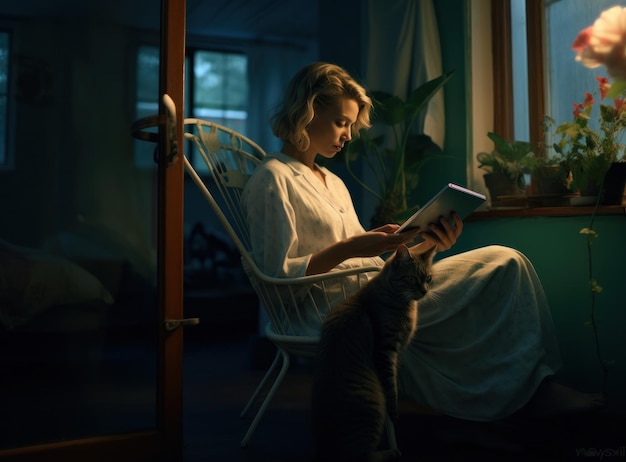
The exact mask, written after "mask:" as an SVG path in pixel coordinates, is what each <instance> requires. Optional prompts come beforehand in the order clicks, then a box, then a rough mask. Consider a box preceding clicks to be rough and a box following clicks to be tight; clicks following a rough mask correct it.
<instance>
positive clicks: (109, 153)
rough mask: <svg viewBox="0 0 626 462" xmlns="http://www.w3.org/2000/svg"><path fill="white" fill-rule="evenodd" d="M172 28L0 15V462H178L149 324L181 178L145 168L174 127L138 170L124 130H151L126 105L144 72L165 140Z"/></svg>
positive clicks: (162, 288) (28, 3) (172, 287)
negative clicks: (152, 57)
mask: <svg viewBox="0 0 626 462" xmlns="http://www.w3.org/2000/svg"><path fill="white" fill-rule="evenodd" d="M113 5H115V6H116V7H115V8H113ZM184 17H185V1H184V0H163V2H162V5H159V2H145V1H141V0H128V1H125V2H123V4H118V3H117V2H115V3H111V2H84V1H79V0H58V1H55V2H48V1H38V0H21V1H19V2H3V3H2V5H0V194H1V195H2V197H3V200H2V201H0V215H1V216H2V217H3V218H2V219H1V220H0V376H1V379H0V394H1V395H2V397H3V399H2V402H3V404H2V410H1V411H0V460H28V461H34V462H37V461H44V460H66V461H74V460H77V461H78V460H80V461H85V460H90V461H99V460H103V461H104V460H106V461H110V460H118V461H124V460H128V461H133V462H134V461H138V460H155V461H156V460H177V459H179V458H180V456H181V454H182V431H181V427H182V424H181V422H182V410H181V409H182V392H181V390H182V366H181V364H182V329H180V328H176V327H175V326H176V325H175V324H173V326H174V327H173V328H172V329H169V330H168V329H166V327H165V326H166V323H165V321H166V320H177V319H179V318H180V317H181V314H182V266H183V265H182V209H183V207H182V173H183V171H182V162H173V163H172V162H167V161H164V160H161V161H159V162H155V160H159V159H166V158H167V157H166V156H167V155H168V154H169V152H170V148H171V147H172V146H174V145H173V144H172V143H171V141H172V138H175V137H176V135H178V136H179V137H180V136H181V135H182V124H178V126H177V127H176V128H175V129H174V130H173V131H171V130H170V131H167V130H164V129H163V130H159V131H158V137H157V141H158V143H148V144H150V145H151V148H150V150H149V154H148V155H149V156H150V158H149V159H148V161H146V159H145V158H144V157H142V156H145V155H146V151H145V150H143V151H141V149H138V148H137V143H136V140H135V139H134V138H133V137H132V136H131V126H132V125H133V122H134V121H135V120H136V119H137V118H138V117H141V116H142V113H141V111H144V110H148V111H149V112H151V113H156V112H160V113H164V110H163V107H162V106H160V105H158V104H155V105H154V106H153V107H149V104H150V103H149V102H148V103H147V104H148V107H146V106H145V104H146V103H145V101H143V100H142V99H141V98H140V95H142V94H145V90H146V88H145V87H144V86H143V85H144V84H145V82H139V81H138V75H146V72H148V74H149V72H153V74H152V77H151V78H152V83H148V84H147V85H150V84H151V85H153V89H154V95H153V96H154V101H158V98H159V94H162V93H164V92H167V93H169V94H170V95H171V96H172V98H173V99H174V101H176V102H180V105H181V107H179V108H178V109H177V112H180V113H181V115H180V116H179V118H178V119H179V120H180V121H181V122H182V101H183V98H182V85H183V76H182V69H183V64H182V63H183V62H184V37H185V33H184V28H185V24H184ZM162 34H163V37H162V36H161V35H162ZM144 45H150V46H154V45H156V46H159V47H160V48H159V49H160V63H161V66H160V68H159V67H158V66H157V67H156V68H153V69H150V62H149V61H147V62H145V61H142V59H141V56H140V50H141V49H142V46H144ZM179 74H180V75H179ZM148 80H150V79H148ZM157 146H158V149H155V148H156V147H157ZM140 151H141V152H140ZM166 268H167V271H165V269H166Z"/></svg>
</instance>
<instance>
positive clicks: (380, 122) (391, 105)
mask: <svg viewBox="0 0 626 462" xmlns="http://www.w3.org/2000/svg"><path fill="white" fill-rule="evenodd" d="M452 74H453V71H451V72H448V73H446V74H443V75H441V76H440V77H437V78H435V79H433V80H430V81H428V82H426V83H424V84H423V85H420V86H419V87H417V88H416V89H415V90H413V91H412V92H411V94H410V95H409V96H408V97H407V99H406V100H405V101H403V100H402V99H401V98H399V97H397V96H394V95H391V94H389V93H386V92H382V91H373V92H371V93H370V97H371V98H372V102H373V105H374V115H375V118H373V128H372V130H371V133H370V132H369V131H367V130H361V131H360V133H359V136H358V137H355V138H353V139H352V141H350V143H348V145H347V146H346V149H345V151H344V155H343V158H344V161H345V164H346V168H347V170H348V172H349V173H350V175H351V176H352V177H353V178H354V179H355V180H356V182H357V183H358V184H359V185H361V186H362V187H363V188H364V189H365V190H366V191H368V192H369V193H371V194H373V195H374V196H375V197H376V198H377V199H378V206H377V208H376V211H375V213H374V216H373V217H372V220H371V222H372V223H371V224H372V227H377V226H380V225H383V224H385V223H393V222H400V221H402V218H403V217H404V216H405V215H407V214H410V213H412V212H413V211H414V210H415V208H412V209H408V201H407V198H408V196H409V194H410V193H411V191H412V190H413V189H415V187H416V186H417V183H418V181H419V172H420V170H421V168H422V167H423V165H424V163H425V162H427V161H428V160H429V159H431V158H434V157H435V155H436V154H440V153H441V149H440V148H439V147H438V146H437V145H436V144H435V143H433V142H432V140H431V139H430V137H429V136H427V135H425V134H420V133H415V130H414V125H415V122H416V120H417V117H418V116H419V114H420V112H421V111H422V110H423V109H424V108H425V106H426V104H427V103H428V102H429V101H430V99H431V98H432V97H433V96H434V95H435V94H436V93H437V92H438V91H439V89H440V88H441V87H443V85H445V83H446V82H447V81H448V80H449V79H450V78H451V77H452ZM383 130H386V132H383V133H380V132H381V131H383ZM386 135H391V136H390V137H391V142H388V140H387V136H386ZM355 161H359V162H362V163H363V165H365V166H367V168H368V169H369V170H370V171H371V173H372V174H373V176H374V178H375V179H376V184H375V185H373V186H370V185H368V184H367V183H366V182H365V181H364V180H363V179H362V178H361V177H360V176H359V175H357V174H356V173H355V172H354V170H353V169H352V168H351V164H352V162H355Z"/></svg>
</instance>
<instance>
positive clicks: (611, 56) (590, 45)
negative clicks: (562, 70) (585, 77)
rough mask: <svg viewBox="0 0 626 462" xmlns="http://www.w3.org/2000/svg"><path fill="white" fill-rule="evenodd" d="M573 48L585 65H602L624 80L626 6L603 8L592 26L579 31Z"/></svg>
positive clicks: (610, 72)
mask: <svg viewBox="0 0 626 462" xmlns="http://www.w3.org/2000/svg"><path fill="white" fill-rule="evenodd" d="M572 49H573V50H575V51H576V52H577V56H576V60H577V61H582V63H583V65H584V66H586V67H598V66H600V65H604V66H606V69H607V73H608V74H609V76H611V77H613V78H614V79H616V80H626V8H622V7H620V6H614V7H612V8H609V9H608V10H605V11H603V12H602V14H601V15H600V17H599V18H598V19H596V21H595V22H594V23H593V25H592V26H589V27H587V28H586V29H584V30H582V31H581V32H580V33H579V34H578V37H576V39H575V40H574V43H573V44H572Z"/></svg>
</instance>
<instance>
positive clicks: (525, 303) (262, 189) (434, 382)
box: [243, 153, 560, 421]
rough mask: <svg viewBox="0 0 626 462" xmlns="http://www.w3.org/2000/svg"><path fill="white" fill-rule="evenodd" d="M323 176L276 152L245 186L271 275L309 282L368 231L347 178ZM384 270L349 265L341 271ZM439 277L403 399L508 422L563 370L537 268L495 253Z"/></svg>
mask: <svg viewBox="0 0 626 462" xmlns="http://www.w3.org/2000/svg"><path fill="white" fill-rule="evenodd" d="M320 169H321V171H322V172H323V173H324V174H325V176H326V186H324V185H323V184H322V183H321V182H320V181H319V179H318V178H317V177H316V176H315V175H314V174H313V172H312V171H311V170H310V169H309V168H308V167H306V166H305V165H304V164H302V163H300V162H298V161H296V160H294V159H292V158H291V157H289V156H286V155H283V154H280V153H274V154H270V155H269V156H268V158H267V159H266V160H264V161H263V163H262V164H261V165H260V166H259V167H258V168H257V169H256V171H255V172H254V174H253V175H252V177H251V178H250V180H249V181H248V183H247V185H246V187H245V189H244V193H243V200H244V204H245V206H246V212H247V219H248V224H249V227H250V235H251V240H252V249H253V258H254V259H255V261H256V262H257V264H258V265H259V266H260V267H261V268H262V269H263V270H264V271H265V272H266V273H267V274H268V275H271V276H277V277H298V276H303V275H304V274H305V272H306V268H307V266H308V263H309V261H310V258H311V255H312V254H313V253H316V252H318V251H320V250H322V249H324V248H326V247H328V246H329V245H331V244H333V243H334V242H337V241H339V240H342V239H345V238H347V237H350V236H353V235H355V234H358V233H362V232H364V231H365V230H364V228H363V226H362V225H361V223H360V222H359V219H358V216H357V214H356V211H355V210H354V205H353V203H352V199H351V197H350V193H349V191H348V189H347V188H346V186H345V184H344V183H343V181H342V180H341V179H340V178H339V177H338V176H336V175H335V174H333V173H332V172H330V171H329V170H327V169H325V168H323V167H320ZM383 263H384V262H383V260H382V259H381V258H379V257H373V258H353V259H350V260H347V261H345V262H343V263H342V264H341V265H339V267H338V268H350V267H355V266H369V265H377V266H382V264H383ZM433 273H434V274H433V284H432V286H431V290H430V291H429V292H428V293H427V294H426V296H425V297H424V298H422V299H421V300H420V302H419V305H418V306H419V308H418V328H417V332H416V334H415V337H414V339H413V341H412V342H411V344H410V346H409V348H408V349H407V351H406V352H405V353H404V354H403V356H402V358H401V365H400V368H399V388H400V392H401V394H403V395H404V396H406V397H407V398H409V399H411V400H413V401H415V402H417V403H418V404H420V405H422V406H427V407H430V408H431V409H434V410H437V411H440V412H443V413H445V414H447V415H450V416H453V417H458V418H464V419H470V420H480V421H488V420H495V419H499V418H502V417H506V416H507V415H510V414H511V413H513V412H515V411H516V410H518V409H520V408H521V407H522V406H523V405H524V404H525V403H526V402H527V401H528V399H529V398H530V397H531V396H532V394H533V393H534V391H535V390H536V389H537V387H538V385H539V384H540V383H541V381H542V380H543V379H544V378H545V377H547V376H549V375H553V374H554V373H555V372H556V370H557V369H558V368H559V367H560V356H559V352H558V345H557V342H556V338H555V334H554V328H553V325H552V319H551V315H550V310H549V307H548V305H547V302H546V298H545V295H544V292H543V288H542V286H541V283H540V281H539V279H538V277H537V274H536V272H535V270H534V268H533V267H532V264H531V263H530V262H529V261H528V259H526V257H525V256H524V255H522V254H521V253H519V252H518V251H516V250H513V249H510V248H507V247H503V246H489V247H484V248H480V249H476V250H472V251H469V252H465V253H462V254H458V255H453V256H450V257H447V258H444V259H442V260H440V261H438V262H436V263H435V264H434V267H433ZM312 319H313V318H312ZM312 322H315V323H316V324H315V325H312V326H311V327H312V328H313V329H316V330H319V328H320V326H319V324H318V323H317V321H315V320H312Z"/></svg>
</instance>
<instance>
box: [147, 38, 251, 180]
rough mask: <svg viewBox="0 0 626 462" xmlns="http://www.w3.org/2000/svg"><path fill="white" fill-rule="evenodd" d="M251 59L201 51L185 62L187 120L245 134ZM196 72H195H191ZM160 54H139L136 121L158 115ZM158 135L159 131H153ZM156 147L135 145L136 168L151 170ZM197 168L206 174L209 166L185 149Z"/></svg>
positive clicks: (149, 50) (152, 49) (151, 49)
mask: <svg viewBox="0 0 626 462" xmlns="http://www.w3.org/2000/svg"><path fill="white" fill-rule="evenodd" d="M247 66H248V59H247V56H246V55H243V54H239V53H225V52H218V51H206V50H198V51H194V52H192V53H191V54H190V57H188V58H187V59H186V60H185V116H186V117H197V118H199V119H205V120H210V121H212V122H215V123H219V124H221V125H224V126H226V127H228V128H230V129H232V130H235V131H238V132H241V133H245V130H246V119H247V105H248V80H247ZM190 67H191V68H193V69H190ZM158 98H159V50H158V48H157V47H151V46H142V47H140V48H139V51H138V54H137V103H136V118H137V119H140V118H143V117H147V116H151V115H155V114H157V113H158V112H159V105H158ZM151 130H152V131H154V132H156V131H157V128H156V127H154V128H153V129H151ZM155 147H156V145H155V144H154V143H146V142H145V141H141V140H136V141H135V165H137V166H139V167H150V166H151V165H152V163H153V157H154V149H155ZM186 153H187V154H188V156H189V157H190V158H191V161H192V162H193V163H194V166H195V167H196V168H197V169H198V171H200V172H206V171H207V169H206V166H204V165H203V163H201V162H197V163H196V162H194V159H193V149H190V148H189V147H187V148H186Z"/></svg>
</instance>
